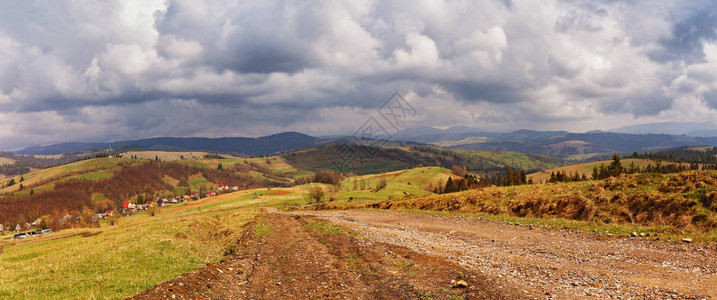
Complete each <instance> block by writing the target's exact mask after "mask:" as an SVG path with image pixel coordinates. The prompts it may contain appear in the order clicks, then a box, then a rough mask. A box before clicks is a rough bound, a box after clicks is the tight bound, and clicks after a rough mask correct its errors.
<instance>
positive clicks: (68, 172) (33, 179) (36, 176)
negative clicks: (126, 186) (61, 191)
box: [0, 157, 140, 193]
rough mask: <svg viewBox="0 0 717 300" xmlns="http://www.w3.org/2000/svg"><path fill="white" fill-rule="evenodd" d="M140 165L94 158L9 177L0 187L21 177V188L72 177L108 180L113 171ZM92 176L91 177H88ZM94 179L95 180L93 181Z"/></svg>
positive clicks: (17, 185) (129, 160) (126, 161)
mask: <svg viewBox="0 0 717 300" xmlns="http://www.w3.org/2000/svg"><path fill="white" fill-rule="evenodd" d="M137 163H140V161H136V160H135V161H133V160H131V159H125V158H117V157H114V158H109V157H105V158H96V159H88V160H82V161H78V162H74V163H70V164H66V165H62V166H57V167H51V168H47V169H41V170H35V171H32V172H30V173H28V174H24V175H22V176H14V177H9V178H6V179H4V180H2V181H1V182H0V184H1V185H3V186H4V185H6V184H7V182H8V181H9V180H10V178H14V179H15V182H16V183H19V182H20V178H21V177H23V178H24V181H23V182H22V183H23V186H24V187H26V188H27V187H29V186H33V185H37V184H45V183H48V182H50V181H56V180H59V179H62V178H68V177H71V176H74V175H87V177H86V178H85V179H90V180H98V179H97V178H98V177H102V178H108V177H107V174H110V173H111V172H113V171H116V170H119V169H122V168H123V167H125V166H129V165H134V164H137ZM88 174H92V175H88ZM93 178H95V179H93ZM19 188H20V185H19V184H15V185H13V186H9V187H4V188H2V189H0V193H3V192H16V191H18V190H19Z"/></svg>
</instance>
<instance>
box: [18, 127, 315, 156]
mask: <svg viewBox="0 0 717 300" xmlns="http://www.w3.org/2000/svg"><path fill="white" fill-rule="evenodd" d="M319 141H320V139H318V138H315V137H312V136H309V135H306V134H303V133H298V132H284V133H278V134H274V135H269V136H264V137H259V138H246V137H224V138H174V137H158V138H149V139H140V140H129V141H119V142H112V143H62V144H53V145H47V146H33V147H28V148H25V149H22V150H20V151H18V152H17V153H19V154H33V155H54V154H63V153H68V152H75V151H87V150H93V149H95V150H96V149H108V148H110V147H111V148H119V147H123V146H137V147H141V148H143V149H147V150H160V151H216V152H222V153H231V152H237V153H245V154H249V155H266V154H271V153H277V152H286V151H291V150H298V149H304V148H309V147H313V146H316V145H317V144H318V142H319Z"/></svg>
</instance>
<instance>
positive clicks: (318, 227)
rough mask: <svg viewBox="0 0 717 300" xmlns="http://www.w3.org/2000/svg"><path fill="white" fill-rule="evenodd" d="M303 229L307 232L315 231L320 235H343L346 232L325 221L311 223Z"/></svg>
mask: <svg viewBox="0 0 717 300" xmlns="http://www.w3.org/2000/svg"><path fill="white" fill-rule="evenodd" d="M301 228H302V229H307V230H315V231H316V232H318V233H320V234H329V233H343V232H344V230H343V229H342V228H341V227H339V226H336V225H334V224H331V223H329V222H323V221H316V222H311V223H309V224H306V225H304V226H302V227H301Z"/></svg>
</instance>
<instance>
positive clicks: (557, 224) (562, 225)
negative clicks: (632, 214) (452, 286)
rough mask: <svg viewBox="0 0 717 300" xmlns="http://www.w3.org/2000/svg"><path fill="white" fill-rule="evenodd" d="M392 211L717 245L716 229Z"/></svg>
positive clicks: (369, 209) (439, 212)
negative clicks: (702, 229)
mask: <svg viewBox="0 0 717 300" xmlns="http://www.w3.org/2000/svg"><path fill="white" fill-rule="evenodd" d="M355 210H363V211H386V210H384V209H374V208H358V209H355ZM391 211H394V212H404V213H413V214H422V215H431V216H442V217H461V218H473V219H479V220H490V221H495V222H500V223H505V224H508V225H516V226H520V225H523V226H529V225H532V226H534V227H543V228H548V229H552V230H556V229H557V230H559V229H567V230H574V231H579V232H585V233H600V234H601V235H606V236H623V237H624V236H629V235H630V234H631V233H632V232H637V233H645V234H649V236H646V237H641V238H646V239H656V238H659V239H661V240H665V241H671V242H679V241H680V240H681V239H683V238H692V239H693V240H694V241H698V242H699V241H702V242H710V243H711V242H717V229H713V230H711V231H709V232H686V231H681V230H679V229H676V228H674V227H671V226H642V225H635V224H612V225H610V224H603V223H596V222H590V221H578V220H568V219H559V218H526V217H515V216H506V215H493V214H487V213H459V212H446V211H433V210H421V209H392V210H391Z"/></svg>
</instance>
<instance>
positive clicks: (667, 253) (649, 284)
mask: <svg viewBox="0 0 717 300" xmlns="http://www.w3.org/2000/svg"><path fill="white" fill-rule="evenodd" d="M295 214H302V215H307V216H313V217H317V218H322V219H325V220H328V221H331V222H333V223H335V224H339V225H342V226H345V227H346V228H349V229H351V230H354V231H356V232H359V233H361V234H363V235H364V236H366V237H368V238H369V239H370V240H371V241H375V242H384V243H387V244H392V245H397V246H402V247H406V248H408V249H411V250H412V251H415V252H417V253H422V254H428V255H431V256H436V257H442V258H447V259H448V260H449V261H451V262H454V263H457V264H460V265H462V266H465V267H467V268H468V269H470V270H472V271H474V272H476V273H479V274H483V275H486V276H487V277H488V278H494V279H496V280H497V282H498V283H499V284H501V285H502V286H507V287H512V288H515V289H517V290H520V291H524V292H525V293H526V294H540V295H545V296H548V297H550V296H552V297H556V298H563V299H572V298H576V297H581V296H582V297H588V298H593V297H595V298H608V297H612V298H630V297H632V298H635V297H638V298H643V297H650V298H680V299H683V298H693V299H703V298H711V297H717V275H716V274H715V272H717V250H715V248H714V246H712V247H707V246H700V245H691V244H690V245H688V244H669V243H665V242H660V241H653V240H650V239H648V238H642V239H641V238H626V237H606V236H598V235H597V234H589V233H574V232H569V231H561V230H554V229H543V228H533V227H527V226H520V225H508V224H504V223H499V222H495V221H488V220H478V219H473V218H460V217H440V216H430V215H421V214H412V213H401V212H387V211H318V212H295ZM545 296H544V297H545Z"/></svg>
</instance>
